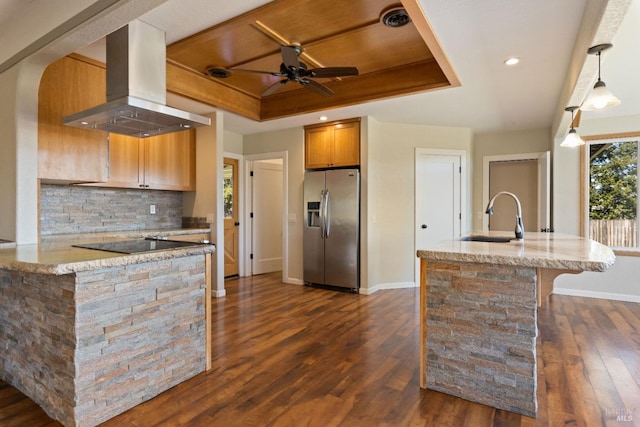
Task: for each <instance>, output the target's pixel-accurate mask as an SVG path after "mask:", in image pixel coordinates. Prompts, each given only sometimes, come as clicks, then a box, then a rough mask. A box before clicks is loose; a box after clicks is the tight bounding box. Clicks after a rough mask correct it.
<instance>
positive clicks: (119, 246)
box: [72, 239, 205, 254]
mask: <svg viewBox="0 0 640 427" xmlns="http://www.w3.org/2000/svg"><path fill="white" fill-rule="evenodd" d="M204 244H205V243H197V242H183V241H177V240H157V239H137V240H122V241H117V242H98V243H80V244H77V245H72V246H74V247H76V248H83V249H95V250H99V251H107V252H117V253H121V254H137V253H143V252H156V251H166V250H168V249H179V248H188V247H193V246H202V245H204Z"/></svg>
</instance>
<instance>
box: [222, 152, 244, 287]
mask: <svg viewBox="0 0 640 427" xmlns="http://www.w3.org/2000/svg"><path fill="white" fill-rule="evenodd" d="M223 183H224V184H223V189H222V191H223V193H222V194H223V199H224V277H230V276H237V275H238V272H239V267H238V260H239V252H240V251H239V244H240V239H239V236H238V230H239V228H238V226H239V225H240V222H239V221H238V200H239V199H238V161H237V160H236V159H230V158H227V157H225V158H224V167H223Z"/></svg>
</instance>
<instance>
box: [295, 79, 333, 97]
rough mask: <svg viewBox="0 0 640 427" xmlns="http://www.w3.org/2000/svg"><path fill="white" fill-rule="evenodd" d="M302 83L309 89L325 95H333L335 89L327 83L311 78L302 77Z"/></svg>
mask: <svg viewBox="0 0 640 427" xmlns="http://www.w3.org/2000/svg"><path fill="white" fill-rule="evenodd" d="M300 84H301V85H302V86H304V87H306V88H307V89H309V90H311V91H313V92H315V93H317V94H319V95H323V96H331V95H333V91H332V90H331V89H329V88H328V87H326V86H325V85H323V84H321V83H318V82H316V81H313V80H309V79H300Z"/></svg>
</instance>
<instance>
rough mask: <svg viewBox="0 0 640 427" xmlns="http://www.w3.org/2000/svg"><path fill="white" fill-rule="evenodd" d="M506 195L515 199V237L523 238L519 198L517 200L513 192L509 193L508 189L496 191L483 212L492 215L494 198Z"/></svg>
mask: <svg viewBox="0 0 640 427" xmlns="http://www.w3.org/2000/svg"><path fill="white" fill-rule="evenodd" d="M503 194H505V195H507V196H511V197H512V198H513V200H515V202H516V208H517V212H516V230H515V231H516V239H523V238H524V226H523V225H522V206H521V205H520V200H518V198H517V197H516V195H515V194H513V193H509V192H508V191H500V192H499V193H496V194H495V195H494V196H493V197H492V198H491V200H490V201H489V204H488V205H487V210H486V212H485V213H487V214H489V215H493V202H494V201H495V200H496V198H498V196H501V195H503Z"/></svg>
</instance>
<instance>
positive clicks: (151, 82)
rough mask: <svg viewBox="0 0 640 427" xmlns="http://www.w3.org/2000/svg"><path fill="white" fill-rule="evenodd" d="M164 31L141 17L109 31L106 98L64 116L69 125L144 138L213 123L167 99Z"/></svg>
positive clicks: (64, 120) (66, 123)
mask: <svg viewBox="0 0 640 427" xmlns="http://www.w3.org/2000/svg"><path fill="white" fill-rule="evenodd" d="M166 48H167V47H166V43H165V34H164V32H163V31H162V30H159V29H157V28H155V27H153V26H151V25H149V24H147V23H145V22H142V21H139V20H136V21H132V22H130V23H129V24H128V25H127V26H125V27H122V28H120V29H119V30H117V31H115V32H113V33H111V34H109V35H108V36H107V103H106V104H102V105H98V106H96V107H93V108H90V109H88V110H85V111H81V112H79V113H75V114H72V115H70V116H67V117H65V118H64V119H63V122H64V124H65V125H68V126H74V127H78V128H83V129H96V130H102V131H106V132H112V133H119V134H123V135H130V136H137V137H140V138H145V137H148V136H153V135H160V134H163V133H170V132H177V131H182V130H186V129H190V128H194V127H198V126H209V125H211V119H209V118H208V117H203V116H199V115H197V114H193V113H189V112H187V111H182V110H178V109H176V108H172V107H169V106H167V105H166V102H167V86H166V78H167V77H166V67H167V65H166V55H167V53H166Z"/></svg>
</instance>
